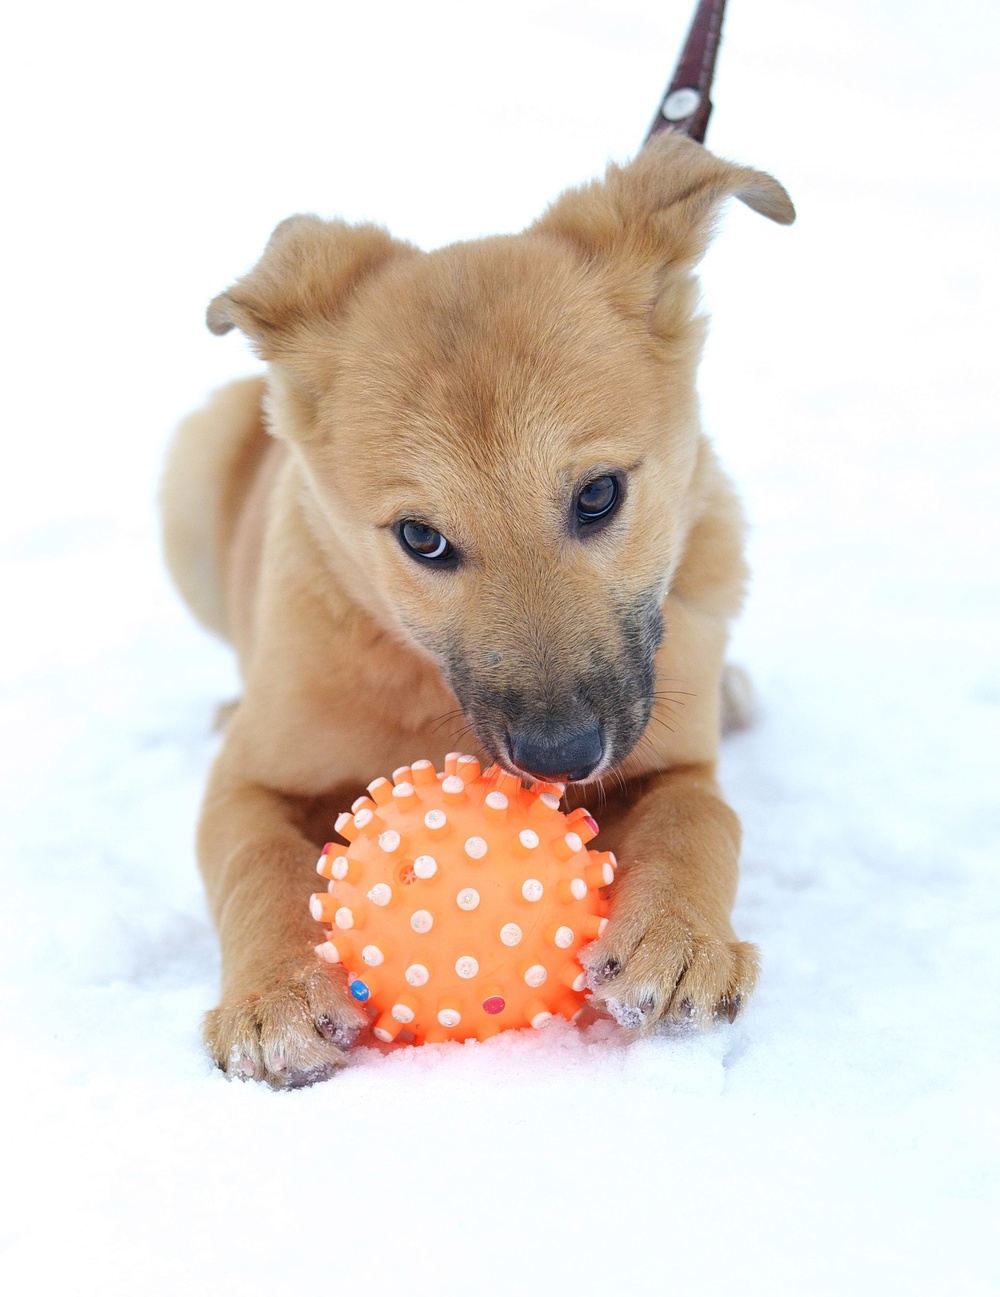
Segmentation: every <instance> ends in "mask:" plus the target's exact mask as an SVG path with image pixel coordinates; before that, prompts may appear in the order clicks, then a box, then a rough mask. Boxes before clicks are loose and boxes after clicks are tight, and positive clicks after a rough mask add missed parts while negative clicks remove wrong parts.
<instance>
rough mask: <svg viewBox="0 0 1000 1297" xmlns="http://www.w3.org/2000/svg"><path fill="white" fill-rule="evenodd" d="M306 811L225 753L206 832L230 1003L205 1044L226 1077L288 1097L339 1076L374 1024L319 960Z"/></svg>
mask: <svg viewBox="0 0 1000 1297" xmlns="http://www.w3.org/2000/svg"><path fill="white" fill-rule="evenodd" d="M310 809H311V799H307V798H298V797H291V796H286V795H284V794H281V793H278V792H275V791H273V790H272V789H268V788H265V787H262V786H261V785H259V784H254V783H251V782H248V781H245V780H241V779H239V778H236V777H234V776H233V775H232V774H231V773H230V772H229V771H228V770H227V768H226V762H225V753H223V757H222V759H221V760H220V762H219V763H218V764H217V766H216V769H215V771H214V773H213V776H212V779H211V781H210V783H209V787H208V791H207V793H206V796H205V803H204V807H203V810H202V817H201V823H200V825H199V830H198V854H199V860H200V863H201V869H202V873H203V875H204V878H205V885H206V888H207V891H208V898H209V903H210V905H211V907H212V910H213V915H214V918H215V923H216V927H217V928H218V932H219V940H220V943H221V947H222V998H221V1002H220V1004H219V1006H218V1008H216V1009H213V1010H212V1011H211V1012H210V1013H208V1014H206V1016H205V1024H204V1030H205V1040H206V1043H207V1045H208V1048H209V1050H210V1051H211V1054H212V1056H213V1058H214V1059H215V1061H216V1063H217V1064H218V1065H219V1067H220V1068H222V1070H223V1071H224V1072H227V1073H228V1074H229V1075H232V1076H238V1077H241V1078H253V1079H255V1080H263V1081H267V1082H268V1084H269V1085H272V1086H275V1087H276V1088H283V1089H284V1088H293V1087H297V1086H302V1085H311V1084H312V1083H313V1082H315V1081H321V1080H324V1079H325V1078H326V1077H328V1076H329V1075H331V1073H332V1072H334V1071H335V1070H336V1069H337V1068H338V1067H339V1066H341V1065H342V1064H343V1063H344V1061H345V1057H346V1051H347V1049H348V1048H349V1047H350V1045H351V1043H352V1042H353V1040H354V1037H355V1036H356V1035H357V1032H358V1030H359V1029H360V1027H361V1026H362V1025H363V1024H364V1023H365V1022H366V1021H367V1019H366V1017H365V1015H364V1013H363V1012H362V1011H361V1010H360V1009H359V1008H358V1007H357V1006H356V1005H355V1004H354V1003H353V1001H352V1000H351V999H350V997H349V996H348V994H347V990H346V983H345V977H344V971H343V969H342V968H340V967H339V966H331V965H329V964H325V963H323V962H322V961H321V960H320V959H318V958H317V956H316V955H315V953H314V949H313V948H314V946H315V944H316V942H317V941H318V940H319V938H320V935H321V933H320V929H319V928H318V927H317V925H316V923H315V922H314V921H313V919H312V917H311V916H310V914H309V908H308V901H309V896H310V894H311V893H312V892H314V891H315V890H316V888H317V883H318V880H317V877H316V856H317V851H316V846H315V844H314V843H313V842H311V841H310V840H309V838H308V837H307V836H306V835H305V832H304V829H305V826H306V824H307V822H308V818H309V812H310Z"/></svg>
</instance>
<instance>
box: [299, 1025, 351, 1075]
mask: <svg viewBox="0 0 1000 1297" xmlns="http://www.w3.org/2000/svg"><path fill="white" fill-rule="evenodd" d="M316 1027H317V1030H318V1031H319V1034H320V1035H321V1036H323V1037H324V1038H325V1039H326V1040H329V1041H330V1042H331V1043H332V1044H334V1045H336V1046H337V1048H338V1049H344V1050H347V1049H350V1048H351V1046H352V1045H353V1044H354V1042H355V1040H357V1038H358V1032H359V1031H360V1030H361V1028H360V1027H357V1026H354V1025H353V1024H351V1025H348V1024H346V1023H342V1022H334V1021H333V1019H332V1018H330V1017H328V1016H327V1015H326V1014H325V1013H324V1014H323V1015H322V1016H321V1017H319V1018H317V1019H316ZM309 1084H311V1082H310V1083H309Z"/></svg>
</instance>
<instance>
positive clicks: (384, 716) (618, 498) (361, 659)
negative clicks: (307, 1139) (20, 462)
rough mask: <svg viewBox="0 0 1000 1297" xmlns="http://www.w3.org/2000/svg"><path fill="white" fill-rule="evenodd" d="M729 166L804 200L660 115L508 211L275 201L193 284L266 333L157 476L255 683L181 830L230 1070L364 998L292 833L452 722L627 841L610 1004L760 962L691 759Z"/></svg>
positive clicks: (214, 315)
mask: <svg viewBox="0 0 1000 1297" xmlns="http://www.w3.org/2000/svg"><path fill="white" fill-rule="evenodd" d="M729 195H735V196H736V197H738V198H740V199H742V200H743V202H745V203H747V204H748V205H749V206H750V207H752V208H754V209H755V210H757V211H759V212H761V213H763V214H764V215H765V216H768V217H770V218H771V219H772V220H775V221H780V222H782V223H788V222H790V221H792V220H793V219H794V211H793V208H792V205H791V202H790V201H789V199H788V196H787V194H786V193H785V191H784V190H783V189H782V187H781V186H780V185H779V184H778V183H777V181H775V180H773V179H771V177H769V176H766V175H764V174H762V173H761V172H758V171H753V170H750V169H748V168H745V167H739V166H734V165H731V164H730V163H727V162H723V161H720V160H719V159H717V158H715V157H713V156H712V155H711V154H710V153H708V152H706V150H705V149H703V148H701V147H700V146H699V145H697V144H693V143H692V142H691V141H689V140H687V139H685V138H682V137H680V136H676V135H671V134H662V135H660V136H659V137H657V138H656V139H655V140H654V141H653V142H652V143H651V144H650V145H649V146H648V147H647V148H646V149H645V150H644V151H643V152H642V153H641V154H640V155H639V157H638V158H637V159H636V161H635V162H633V163H632V164H631V165H630V166H627V167H624V168H618V167H611V168H610V169H609V171H608V174H607V176H606V178H605V180H604V181H603V182H597V183H594V184H592V185H589V186H586V187H584V188H582V189H579V190H573V191H571V192H569V193H567V194H564V195H563V196H562V197H561V198H560V199H559V200H558V201H557V202H556V203H555V204H554V205H553V206H552V207H551V208H550V209H549V211H548V212H546V214H545V215H544V216H543V217H542V218H541V219H540V220H539V221H537V222H536V223H535V224H534V225H532V226H531V227H530V228H529V229H528V230H526V231H525V232H524V233H523V234H520V235H518V236H516V237H506V238H496V239H487V240H483V241H482V242H477V243H468V244H458V245H456V246H454V247H449V248H445V249H443V250H441V251H438V252H433V253H430V254H425V253H422V252H419V251H418V250H417V249H415V248H413V247H411V246H409V245H407V244H405V243H399V242H397V241H395V240H394V239H392V238H390V237H389V235H388V234H386V233H385V232H384V231H382V230H380V229H377V228H375V227H373V226H354V227H352V226H348V225H345V224H342V223H340V222H324V221H321V220H319V219H317V218H315V217H311V216H298V217H292V218H291V219H290V220H288V221H285V222H284V223H283V224H281V225H280V226H279V227H278V228H277V230H276V231H275V232H274V235H273V236H272V238H271V241H270V243H269V244H268V246H267V249H266V251H265V253H264V255H263V257H262V259H261V261H260V263H259V264H258V265H257V266H256V267H255V268H254V269H253V270H252V271H251V272H250V273H249V274H248V275H246V276H244V278H243V279H241V280H240V281H238V283H236V284H235V285H234V286H233V288H231V289H230V290H229V291H228V292H226V293H223V294H222V295H221V296H220V297H217V298H216V299H215V301H214V302H212V304H211V306H210V307H209V312H208V323H209V327H210V328H211V329H212V331H213V332H215V333H225V332H227V331H228V330H229V329H232V328H233V327H236V328H239V329H241V330H242V331H243V332H244V333H245V334H246V335H247V337H248V338H249V339H250V340H251V342H252V343H253V345H254V347H255V349H256V351H257V352H258V353H259V354H260V355H261V356H262V357H263V358H264V359H265V360H267V361H269V362H270V368H269V370H268V373H267V377H266V378H265V379H250V380H247V381H245V382H242V383H235V384H233V385H232V386H230V387H228V388H226V389H225V390H223V391H221V392H219V393H218V394H217V395H216V396H215V397H214V398H213V399H212V401H211V402H210V404H209V405H208V407H207V408H206V409H205V410H203V411H200V412H199V413H197V414H194V415H192V416H191V417H190V418H189V419H188V420H187V421H186V422H185V424H184V425H183V426H182V427H181V429H180V431H179V433H178V436H177V440H176V443H175V445H174V447H173V450H172V453H171V457H170V461H169V463H168V467H167V471H166V478H165V482H164V489H163V511H164V527H165V536H166V552H167V559H168V562H169V565H170V568H171V571H172V573H173V575H174V578H175V579H176V581H177V584H178V586H179V587H180V590H181V591H182V593H183V594H184V596H185V597H186V599H187V600H188V602H189V603H190V605H191V607H192V609H193V611H194V612H195V614H196V615H197V616H198V617H199V618H200V620H201V621H202V622H203V623H204V624H205V625H206V626H208V627H210V628H211V629H213V630H215V631H217V632H218V633H220V634H221V635H223V636H225V637H226V638H228V639H230V640H231V641H232V643H233V644H234V646H235V648H236V651H237V653H238V655H239V660H240V667H241V670H242V674H243V679H244V682H245V693H244V696H243V698H242V700H241V701H240V703H239V704H238V705H237V707H236V708H235V710H234V712H233V714H232V716H231V718H230V720H229V723H228V727H227V730H226V735H225V742H224V745H223V748H222V751H221V754H220V756H219V759H218V761H217V762H216V765H215V768H214V770H213V772H212V776H211V781H210V784H209V788H208V791H207V794H206V797H205V804H204V810H203V814H202V819H201V825H200V831H199V853H200V859H201V867H202V871H203V873H204V877H205V882H206V885H207V888H208V894H209V898H210V901H211V905H212V909H213V913H214V916H215V921H216V924H217V926H218V929H219V935H220V938H221V941H222V950H223V987H222V999H221V1003H220V1005H219V1007H218V1008H217V1009H214V1010H213V1011H212V1012H211V1013H210V1014H208V1016H207V1019H206V1029H205V1030H206V1038H207V1041H208V1045H209V1048H210V1049H211V1051H212V1054H213V1056H214V1057H215V1059H216V1061H217V1062H218V1064H219V1066H220V1067H222V1068H223V1069H225V1070H226V1071H227V1072H229V1073H231V1074H234V1075H239V1076H244V1077H255V1078H260V1079H263V1080H266V1081H268V1082H269V1083H270V1084H272V1085H275V1086H293V1085H302V1084H308V1083H310V1082H312V1081H316V1080H319V1079H322V1078H324V1077H326V1076H328V1075H329V1074H330V1073H331V1072H332V1071H333V1070H335V1068H336V1067H337V1065H338V1064H340V1063H342V1062H343V1060H344V1055H345V1050H346V1049H347V1048H348V1046H349V1045H350V1043H351V1041H352V1040H353V1038H354V1035H355V1033H356V1032H357V1030H358V1028H359V1027H360V1026H361V1025H362V1023H363V1022H364V1021H365V1018H364V1016H363V1015H362V1013H361V1011H360V1010H359V1009H358V1008H357V1007H356V1006H355V1005H354V1004H353V1003H352V1002H351V1001H350V999H349V998H348V997H347V995H346V993H345V987H344V978H343V975H342V970H340V969H339V968H334V969H331V968H330V967H329V966H328V965H325V964H322V963H321V962H320V961H319V960H318V959H317V958H316V956H315V955H314V953H313V947H314V944H315V943H316V941H317V940H318V938H319V935H320V934H319V930H318V928H317V926H316V925H315V924H314V922H313V921H312V919H311V918H310V916H309V912H308V908H307V903H306V902H307V898H308V896H309V894H310V892H312V891H313V890H314V889H315V872H314V868H315V860H316V854H317V850H316V849H317V846H318V845H319V844H322V842H323V841H324V840H325V839H326V838H327V837H328V836H329V834H330V832H331V825H332V819H333V815H334V813H335V812H336V811H339V810H342V809H343V808H344V807H345V806H347V805H349V804H350V802H351V801H352V800H353V799H354V798H355V797H356V796H357V795H358V794H359V793H360V792H361V791H363V788H364V785H365V784H366V783H367V782H368V781H369V780H370V779H372V778H374V777H375V776H376V775H378V774H382V773H385V772H388V771H390V770H392V769H393V768H395V767H396V766H399V765H402V764H404V763H408V762H410V761H412V760H413V759H415V758H416V757H429V758H431V759H433V760H434V762H435V763H436V764H437V765H438V766H439V767H440V765H441V763H442V762H443V758H444V754H445V752H446V750H448V749H451V748H454V747H456V746H462V747H464V748H466V749H468V750H469V751H472V752H475V753H476V754H477V755H479V756H480V757H481V758H483V759H485V760H486V761H499V762H500V763H501V764H502V765H504V766H506V767H507V768H508V769H510V770H514V771H518V772H521V773H524V774H526V775H533V776H537V777H540V778H547V779H562V780H566V781H569V782H570V790H569V794H568V795H569V797H570V799H571V800H573V799H574V797H575V795H576V794H577V789H578V787H579V786H580V785H582V788H581V789H580V792H579V796H577V797H576V800H578V801H579V800H583V797H584V796H585V797H586V801H587V803H588V804H590V805H592V806H593V807H594V809H595V810H599V812H600V818H601V825H602V832H601V837H600V840H599V845H600V846H602V847H604V848H609V849H613V850H614V851H616V852H617V853H618V856H619V859H620V861H621V866H622V867H621V870H620V872H619V880H618V882H617V883H616V884H615V888H614V895H613V909H612V917H611V922H610V924H609V926H608V928H607V930H606V932H605V934H604V936H603V938H602V939H601V940H600V941H598V942H596V943H595V944H594V945H592V946H591V947H589V948H588V949H587V951H586V955H585V959H586V965H587V968H588V970H589V982H590V985H591V987H592V988H593V992H594V998H595V1000H596V1001H597V1002H599V1003H602V1004H603V1005H605V1006H606V1007H607V1008H608V1009H609V1010H610V1012H611V1013H613V1014H614V1015H615V1017H616V1018H617V1019H618V1020H619V1021H620V1022H622V1023H624V1024H627V1025H629V1026H634V1027H640V1028H650V1027H652V1026H653V1025H654V1024H655V1023H657V1022H658V1021H660V1020H661V1019H663V1018H665V1017H667V1016H679V1017H685V1018H692V1019H694V1020H696V1021H699V1022H702V1021H704V1022H707V1021H710V1020H711V1019H712V1018H713V1017H715V1016H717V1015H719V1014H723V1015H726V1016H729V1017H730V1018H731V1017H732V1016H733V1015H734V1014H735V1013H736V1011H737V1009H738V1007H739V1005H740V1003H741V1001H742V999H743V998H744V997H745V996H746V995H747V994H748V992H749V991H750V990H751V989H752V987H753V984H754V981H755V978H756V969H757V961H756V952H755V950H754V948H753V947H752V946H749V945H746V944H744V943H741V942H739V941H737V940H736V937H735V934H734V933H733V930H732V927H731V926H730V910H731V907H732V903H733V898H734V894H735V890H736V880H737V857H738V852H739V838H740V830H739V824H738V822H737V819H736V817H735V815H734V814H733V812H732V811H731V810H730V809H729V808H728V807H727V806H726V804H725V802H724V801H723V800H722V797H721V795H720V792H719V789H718V786H717V784H716V780H715V760H716V749H717V744H718V739H719V732H720V708H721V707H722V698H721V695H722V692H723V691H722V688H721V685H722V680H723V654H724V650H725V644H726V635H727V624H728V622H729V620H730V618H731V617H732V616H733V615H734V614H735V613H736V612H737V611H738V609H739V606H740V601H741V597H742V592H743V585H744V578H745V570H744V564H743V557H742V542H743V524H742V520H741V515H740V510H739V506H738V504H737V501H736V499H735V498H734V495H733V492H732V489H731V487H730V485H729V483H728V482H727V480H726V478H725V477H724V476H723V474H722V472H721V471H720V469H719V467H718V464H717V462H716V460H715V458H714V456H713V453H712V451H711V449H710V448H709V446H708V444H707V442H706V440H705V438H704V436H703V435H702V433H701V432H700V430H699V426H698V414H697V404H696V399H695V390H694V379H695V367H696V364H697V360H698V355H699V350H700V346H701V341H702V334H703V325H702V322H701V321H700V320H699V319H698V318H696V316H695V314H694V312H695V309H696V300H697V294H696V287H695V283H694V281H693V278H692V270H693V267H694V265H695V263H696V262H697V261H698V259H699V258H700V257H701V255H702V253H703V252H704V250H705V247H706V245H707V243H708V240H709V238H710V236H711V231H712V224H713V221H714V218H715V215H716V212H717V209H718V206H719V204H720V203H721V202H722V200H723V199H725V198H726V197H727V196H729Z"/></svg>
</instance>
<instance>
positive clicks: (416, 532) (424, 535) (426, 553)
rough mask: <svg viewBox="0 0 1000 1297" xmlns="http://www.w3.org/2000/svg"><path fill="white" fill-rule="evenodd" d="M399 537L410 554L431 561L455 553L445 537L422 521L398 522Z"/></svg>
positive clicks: (450, 556)
mask: <svg viewBox="0 0 1000 1297" xmlns="http://www.w3.org/2000/svg"><path fill="white" fill-rule="evenodd" d="M399 539H400V542H401V543H402V545H403V548H404V549H407V550H409V552H410V553H411V554H414V555H415V556H416V557H417V558H422V559H427V560H429V561H431V562H433V563H439V562H441V561H442V560H443V559H449V558H452V557H453V556H454V553H455V551H454V550H453V549H452V546H451V541H450V540H448V539H447V537H445V536H442V535H441V533H440V532H439V531H435V530H434V528H433V527H427V526H425V525H424V523H422V522H403V523H400V526H399Z"/></svg>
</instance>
